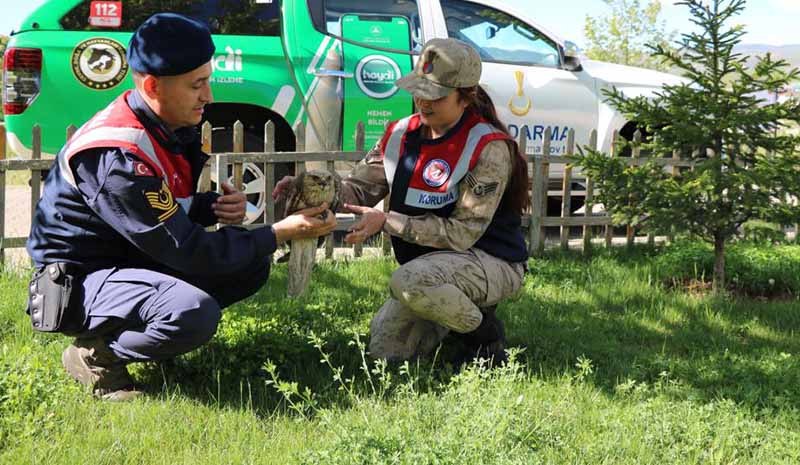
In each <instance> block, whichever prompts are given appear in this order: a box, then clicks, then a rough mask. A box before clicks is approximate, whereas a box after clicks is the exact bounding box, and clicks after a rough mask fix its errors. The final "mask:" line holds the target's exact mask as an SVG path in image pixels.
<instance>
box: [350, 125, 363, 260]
mask: <svg viewBox="0 0 800 465" xmlns="http://www.w3.org/2000/svg"><path fill="white" fill-rule="evenodd" d="M364 138H365V134H364V122H363V121H359V122H358V124H357V125H356V133H355V139H356V151H357V152H363V151H364ZM363 253H364V243H363V242H361V243H359V244H355V245H354V246H353V255H354V256H355V257H356V258H359V257H361V255H362V254H363Z"/></svg>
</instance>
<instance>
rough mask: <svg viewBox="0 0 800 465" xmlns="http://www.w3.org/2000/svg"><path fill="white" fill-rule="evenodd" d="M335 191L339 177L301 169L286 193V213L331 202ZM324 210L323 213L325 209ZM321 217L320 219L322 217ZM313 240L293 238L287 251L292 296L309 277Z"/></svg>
mask: <svg viewBox="0 0 800 465" xmlns="http://www.w3.org/2000/svg"><path fill="white" fill-rule="evenodd" d="M338 192H339V176H338V175H336V174H332V173H329V172H327V171H316V170H315V171H305V172H303V173H300V175H299V176H297V177H296V178H295V179H294V182H293V185H292V186H291V187H290V188H289V189H288V191H287V192H286V215H287V216H288V215H290V214H292V213H294V212H296V211H298V210H302V209H304V208H310V207H316V206H319V205H321V204H323V203H326V202H327V203H328V205H332V204H333V203H334V200H336V198H337V194H338ZM326 213H327V212H326ZM323 219H324V218H323ZM317 246H318V242H317V239H295V240H293V241H292V245H291V250H290V252H289V283H288V284H289V288H288V293H289V295H290V296H292V297H297V296H300V295H302V294H303V293H304V292H305V291H306V289H307V288H308V283H309V281H310V280H311V270H312V269H313V268H314V261H315V259H316V251H317Z"/></svg>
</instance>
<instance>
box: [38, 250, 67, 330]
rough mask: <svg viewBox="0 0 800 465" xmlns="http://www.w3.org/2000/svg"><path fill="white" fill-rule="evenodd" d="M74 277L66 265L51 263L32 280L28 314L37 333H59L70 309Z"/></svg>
mask: <svg viewBox="0 0 800 465" xmlns="http://www.w3.org/2000/svg"><path fill="white" fill-rule="evenodd" d="M72 280H73V277H72V276H70V275H69V274H67V268H66V265H65V264H64V263H51V264H50V265H47V266H45V267H44V268H42V269H40V270H37V271H36V272H35V273H34V274H33V278H31V284H30V288H29V295H28V314H29V315H30V316H31V325H32V326H33V329H35V330H36V331H42V332H45V333H52V332H58V331H60V330H61V329H62V323H63V320H64V314H65V313H67V310H68V308H69V298H70V295H71V294H72Z"/></svg>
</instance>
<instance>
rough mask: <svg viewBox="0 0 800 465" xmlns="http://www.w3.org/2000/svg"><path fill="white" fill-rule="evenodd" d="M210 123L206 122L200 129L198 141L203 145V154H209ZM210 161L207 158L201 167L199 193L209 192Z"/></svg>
mask: <svg viewBox="0 0 800 465" xmlns="http://www.w3.org/2000/svg"><path fill="white" fill-rule="evenodd" d="M211 131H212V127H211V123H210V122H208V121H206V122H205V123H203V125H202V126H201V128H200V141H201V142H202V144H203V152H205V153H208V154H210V153H211V152H212V149H211V134H212V132H211ZM211 160H212V158H209V159H208V161H206V164H205V165H204V166H203V171H202V172H201V173H200V182H199V186H198V187H199V190H200V192H208V191H210V190H211V164H212V163H211Z"/></svg>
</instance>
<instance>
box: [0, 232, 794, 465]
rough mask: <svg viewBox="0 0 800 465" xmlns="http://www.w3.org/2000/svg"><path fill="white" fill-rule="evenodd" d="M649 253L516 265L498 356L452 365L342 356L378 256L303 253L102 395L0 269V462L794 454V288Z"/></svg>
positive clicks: (780, 460) (592, 460)
mask: <svg viewBox="0 0 800 465" xmlns="http://www.w3.org/2000/svg"><path fill="white" fill-rule="evenodd" d="M779 248H780V249H782V250H789V251H790V252H791V254H794V255H792V256H800V246H781V247H779ZM660 260H661V259H660V258H659V256H656V255H653V254H652V253H651V252H650V251H649V250H647V249H637V250H636V251H634V252H632V253H629V252H625V251H615V252H611V253H609V252H600V253H598V254H597V255H596V256H595V257H594V258H592V259H589V260H587V259H583V258H581V257H579V256H578V255H574V254H566V255H563V254H553V255H551V256H549V257H547V258H546V259H539V260H531V262H530V264H531V274H529V275H528V276H527V277H526V281H525V285H524V289H523V290H522V291H521V293H520V294H519V295H518V296H517V297H516V298H515V299H512V300H510V301H507V302H505V303H504V304H502V305H501V306H500V309H499V311H500V314H501V317H502V318H503V319H504V320H505V321H506V323H507V328H508V332H509V339H510V343H511V345H513V346H515V347H518V348H519V350H518V351H516V355H515V361H514V362H512V363H511V364H510V365H508V366H506V367H504V368H502V369H495V370H492V371H486V370H482V369H480V368H479V367H472V368H470V369H467V370H464V371H461V372H460V373H454V369H453V367H452V366H450V365H449V364H448V363H447V362H446V360H447V359H448V357H449V356H450V355H451V354H450V350H449V348H448V346H447V345H446V346H445V347H443V349H442V350H441V352H440V353H439V354H438V355H437V357H436V359H435V360H433V361H422V362H417V363H413V364H406V365H403V366H389V367H387V366H385V365H383V364H380V363H378V364H372V363H369V362H368V361H366V362H365V361H364V359H362V355H363V349H362V348H363V344H364V342H365V340H366V335H365V333H366V332H367V328H368V323H369V320H370V316H371V315H372V313H373V312H374V311H375V310H376V309H377V308H378V307H379V306H380V305H381V303H382V302H383V300H384V299H385V298H386V296H387V290H386V283H387V281H388V278H389V276H390V274H391V272H392V270H393V269H394V268H395V266H396V265H395V264H394V263H393V262H391V261H388V260H375V259H373V260H359V261H355V262H349V263H346V262H338V263H331V262H326V263H323V264H322V265H321V266H318V267H317V269H316V270H315V272H314V277H313V283H312V289H311V292H310V293H309V295H308V296H306V297H304V298H301V299H289V298H287V297H286V296H285V289H286V268H285V266H282V265H278V266H276V267H275V269H274V271H273V276H272V278H271V279H270V281H269V284H268V285H267V286H266V287H265V288H264V289H263V290H262V291H261V292H260V293H259V294H258V295H256V296H255V297H253V298H251V299H249V300H247V301H245V302H242V303H240V304H237V305H235V306H233V307H231V308H229V309H228V310H227V311H226V313H225V316H224V319H223V322H222V323H221V326H220V329H219V332H218V334H217V335H216V336H215V338H214V339H213V340H212V341H211V343H210V344H208V345H207V346H205V347H203V348H202V349H200V350H197V351H195V352H193V353H190V354H187V355H185V356H183V357H180V358H179V359H176V360H174V361H170V362H167V363H161V364H147V365H139V366H136V367H135V368H134V370H133V371H134V375H135V377H136V378H137V379H138V380H140V381H143V382H146V383H148V384H149V386H150V389H151V391H152V392H151V394H150V395H149V396H147V397H146V398H144V399H143V400H137V401H135V402H133V403H130V404H122V405H118V404H111V403H104V402H100V401H95V400H93V399H92V398H91V397H90V396H89V395H88V394H87V393H86V392H85V391H84V390H83V389H82V388H81V387H80V386H79V385H77V384H76V383H74V382H72V381H71V380H70V379H68V377H67V376H66V374H65V373H64V372H63V369H62V368H61V366H60V354H61V351H62V350H63V348H64V346H65V345H66V344H67V339H66V338H65V337H62V336H48V335H40V334H33V333H32V331H31V330H30V329H29V324H28V322H27V321H26V316H25V315H24V313H23V308H24V301H25V297H26V292H25V288H26V281H25V278H24V277H23V276H20V275H17V274H13V273H7V274H6V275H5V276H4V277H3V278H2V279H1V280H0V463H3V464H6V463H7V464H31V463H32V464H48V465H49V464H84V463H91V464H114V465H121V464H167V463H169V464H262V463H263V464H272V463H274V464H287V463H304V464H360V463H374V464H383V463H397V464H476V465H477V464H490V463H492V464H494V463H496V464H587V465H588V464H591V465H596V464H694V463H698V464H700V463H702V464H732V463H736V464H759V465H762V464H797V463H800V410H798V408H800V338H798V333H800V301H798V300H797V297H796V296H797V294H794V295H795V297H793V298H792V297H786V293H781V295H783V297H782V300H770V301H768V300H766V299H763V298H754V299H749V298H744V297H725V298H714V297H710V296H707V295H703V294H701V293H687V292H684V291H683V290H682V289H678V290H672V289H670V288H669V287H668V286H667V285H666V284H665V280H664V279H663V278H662V277H661V276H662V274H661V273H662V268H663V267H664V265H663V261H660ZM798 263H800V261H798ZM356 334H360V335H361V336H358V337H356V336H355V335H356ZM312 335H313V336H312ZM451 344H452V342H451ZM315 346H316V347H315ZM321 360H322V361H323V362H324V363H321Z"/></svg>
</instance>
